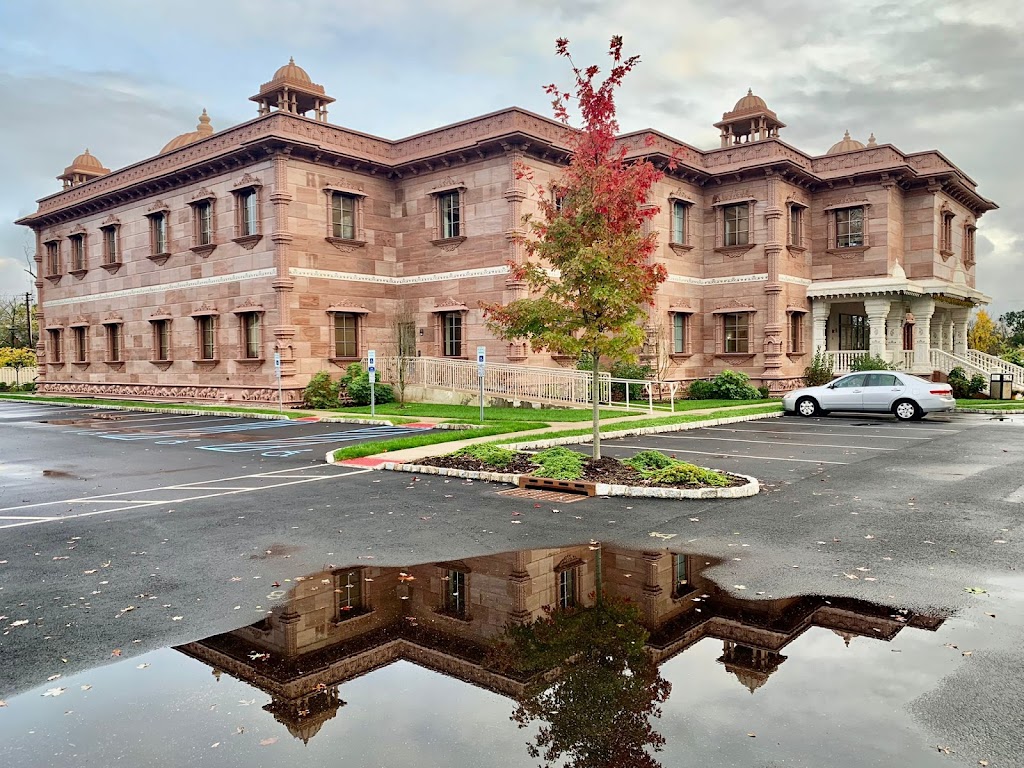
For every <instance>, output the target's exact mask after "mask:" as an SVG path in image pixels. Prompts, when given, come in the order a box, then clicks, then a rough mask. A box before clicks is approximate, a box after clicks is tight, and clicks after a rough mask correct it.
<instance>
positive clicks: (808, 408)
mask: <svg viewBox="0 0 1024 768" xmlns="http://www.w3.org/2000/svg"><path fill="white" fill-rule="evenodd" d="M796 412H797V413H799V414H800V415H801V416H805V417H810V416H817V415H818V414H819V413H821V409H820V408H819V407H818V401H817V400H815V399H814V398H813V397H801V398H800V399H799V400H797V401H796Z"/></svg>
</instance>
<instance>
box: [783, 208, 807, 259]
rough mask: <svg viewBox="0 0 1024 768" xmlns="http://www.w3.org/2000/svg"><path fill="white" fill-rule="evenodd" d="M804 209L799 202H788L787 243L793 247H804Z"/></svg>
mask: <svg viewBox="0 0 1024 768" xmlns="http://www.w3.org/2000/svg"><path fill="white" fill-rule="evenodd" d="M806 215H807V213H806V209H805V208H804V206H803V205H801V204H800V203H795V202H790V204H789V237H788V238H787V240H786V243H787V245H789V246H791V247H793V248H804V247H805V246H804V226H805V224H804V217H805V216H806Z"/></svg>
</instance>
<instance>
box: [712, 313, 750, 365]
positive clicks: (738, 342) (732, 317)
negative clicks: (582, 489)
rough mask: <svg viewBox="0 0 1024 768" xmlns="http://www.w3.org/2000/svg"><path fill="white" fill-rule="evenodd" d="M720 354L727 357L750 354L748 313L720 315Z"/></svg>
mask: <svg viewBox="0 0 1024 768" xmlns="http://www.w3.org/2000/svg"><path fill="white" fill-rule="evenodd" d="M719 322H720V323H721V324H722V352H724V353H725V354H727V355H733V354H737V355H738V354H749V353H750V313H749V312H727V313H725V314H723V315H721V320H719Z"/></svg>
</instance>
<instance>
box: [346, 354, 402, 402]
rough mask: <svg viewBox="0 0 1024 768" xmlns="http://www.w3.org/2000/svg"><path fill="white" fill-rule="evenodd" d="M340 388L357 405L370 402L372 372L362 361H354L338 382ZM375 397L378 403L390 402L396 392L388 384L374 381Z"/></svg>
mask: <svg viewBox="0 0 1024 768" xmlns="http://www.w3.org/2000/svg"><path fill="white" fill-rule="evenodd" d="M338 386H339V390H340V391H341V392H345V393H347V394H348V396H349V397H350V398H352V402H353V403H354V404H355V405H369V404H370V374H369V373H368V372H367V371H365V370H364V369H363V366H362V364H361V363H352V364H350V365H349V366H348V368H346V369H345V375H344V376H342V377H341V381H339V382H338ZM373 399H374V402H375V403H376V404H377V405H382V404H384V403H390V402H392V401H393V400H394V399H395V393H394V391H393V390H392V389H391V387H390V386H388V385H387V384H380V383H374V385H373Z"/></svg>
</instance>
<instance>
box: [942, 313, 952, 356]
mask: <svg viewBox="0 0 1024 768" xmlns="http://www.w3.org/2000/svg"><path fill="white" fill-rule="evenodd" d="M943 319H944V324H943V333H942V337H943V339H944V341H945V346H943V347H942V348H943V349H944V350H946V351H947V352H952V351H953V310H951V309H950V310H947V311H946V316H945V318H943Z"/></svg>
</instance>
